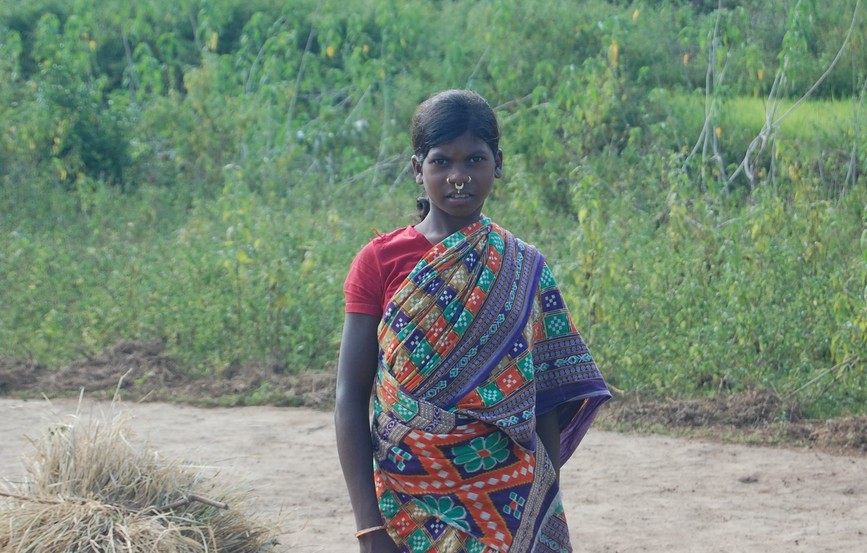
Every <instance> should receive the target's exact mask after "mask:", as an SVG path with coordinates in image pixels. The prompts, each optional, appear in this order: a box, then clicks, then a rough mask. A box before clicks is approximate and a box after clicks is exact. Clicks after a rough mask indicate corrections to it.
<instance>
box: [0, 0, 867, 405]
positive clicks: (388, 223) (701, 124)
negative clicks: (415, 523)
mask: <svg viewBox="0 0 867 553" xmlns="http://www.w3.org/2000/svg"><path fill="white" fill-rule="evenodd" d="M826 4H827V5H826ZM826 4H821V3H816V2H800V1H798V0H774V1H773V2H758V1H750V2H740V3H733V2H723V3H722V9H717V8H718V3H717V2H715V1H714V2H695V1H673V0H658V1H647V2H612V1H603V0H590V1H588V2H584V3H582V5H581V8H580V9H576V7H575V5H574V3H571V2H564V1H558V0H532V1H528V2H510V1H505V0H502V1H500V0H493V1H491V2H470V1H468V0H452V1H449V2H423V1H421V0H411V1H407V2H398V1H396V0H362V1H359V2H354V3H353V4H352V9H346V3H345V2H337V1H336V0H320V1H318V2H314V1H312V0H293V1H291V2H286V1H277V0H247V1H245V2H239V1H238V0H183V1H181V2H168V1H167V0H147V1H142V2H134V3H130V2H125V1H121V0H107V1H105V2H94V1H93V0H73V1H71V2H58V1H54V0H35V1H33V2H28V3H27V4H26V5H20V3H19V2H13V1H12V0H0V120H2V121H3V124H2V126H0V232H2V235H3V238H4V239H3V240H2V241H0V286H2V287H3V289H4V294H3V295H2V296H0V313H2V315H0V355H3V356H8V357H17V358H26V359H35V360H39V361H41V362H45V363H61V362H65V361H68V360H71V359H74V358H76V357H78V356H80V355H82V354H83V353H84V354H87V353H91V352H96V351H98V350H99V349H100V348H103V347H105V346H106V345H108V344H111V343H113V342H116V341H118V340H121V339H141V340H151V339H160V340H163V341H164V342H165V343H166V344H167V345H168V346H169V348H170V351H171V352H172V354H173V355H174V356H175V357H176V358H178V359H180V360H181V361H182V362H183V364H184V366H185V367H187V368H188V369H189V370H191V371H197V372H202V373H211V372H214V371H220V370H221V369H223V368H225V367H228V366H234V365H237V364H243V363H262V364H266V365H267V366H272V367H278V368H280V369H282V370H283V371H286V372H300V371H307V370H320V369H324V368H328V367H331V366H332V365H333V363H334V360H335V357H336V351H337V347H338V340H339V336H340V324H341V319H342V291H341V285H342V281H343V277H344V275H345V273H346V270H347V267H348V265H349V263H350V261H351V259H352V257H353V255H354V254H355V252H356V251H357V250H358V249H359V248H360V247H361V246H362V245H363V244H364V243H365V242H366V241H367V240H369V239H370V238H371V237H372V236H373V229H374V228H378V229H381V230H390V229H391V228H394V227H395V226H398V225H404V224H407V223H409V222H410V221H411V217H410V215H411V213H412V211H413V205H414V199H415V195H416V194H417V188H416V186H415V185H414V184H413V183H412V182H411V181H412V179H411V178H409V174H408V163H407V160H408V157H409V155H410V152H409V138H408V136H407V134H408V133H407V130H408V123H409V119H410V116H411V114H412V110H413V109H414V107H415V105H416V104H417V103H418V102H419V101H420V100H422V99H423V98H424V97H426V96H427V95H428V94H430V93H431V92H433V91H434V90H438V89H441V88H445V87H464V86H467V87H471V88H474V89H476V90H478V91H479V92H481V93H482V94H484V95H485V96H486V97H488V98H489V100H490V101H491V102H492V104H493V105H494V106H495V108H496V110H497V112H498V115H499V117H500V120H501V123H502V128H503V141H502V146H503V149H504V152H505V160H506V161H505V168H506V176H505V178H504V179H502V180H501V181H499V182H498V186H497V187H496V189H495V191H494V195H493V196H492V198H491V201H490V204H489V206H488V209H487V211H488V212H489V214H491V215H492V216H494V217H495V218H496V219H497V220H498V221H500V222H502V223H503V224H504V225H506V226H507V227H509V228H511V229H513V230H514V231H516V233H517V234H519V235H521V236H523V237H525V238H527V239H529V240H531V241H533V242H536V243H538V244H539V245H540V246H541V247H542V249H543V251H544V252H545V253H546V254H547V256H548V258H549V260H551V262H552V264H553V266H554V268H555V272H556V274H557V276H558V278H559V280H560V281H561V284H562V286H563V289H564V293H565V295H566V297H567V300H568V301H569V303H570V305H571V306H572V308H573V310H574V312H575V315H576V319H577V322H578V324H579V328H581V330H582V332H583V333H584V334H585V337H586V338H587V339H588V341H589V342H590V344H591V347H592V349H593V351H594V352H595V354H596V356H597V357H598V358H599V359H600V362H601V364H602V365H603V367H604V370H605V373H606V375H607V376H608V377H609V378H610V379H611V381H612V382H613V383H614V384H615V385H617V386H618V387H621V388H625V389H628V390H646V391H652V392H655V393H661V394H671V395H695V394H712V393H720V392H725V391H731V390H742V389H746V388H754V387H772V388H774V389H776V390H778V391H779V392H780V393H781V394H784V395H787V396H788V397H790V398H792V399H794V400H796V401H801V402H803V404H804V405H805V406H806V407H807V408H808V409H809V410H810V411H809V412H810V413H812V414H817V415H823V416H829V415H836V414H841V413H864V412H865V411H864V409H865V407H864V405H867V402H865V400H867V375H865V366H867V297H865V295H867V291H865V290H867V276H865V275H867V230H865V229H867V227H865V224H867V223H865V221H867V219H865V217H867V216H865V206H867V194H865V186H864V184H865V183H864V176H863V175H864V174H865V172H867V147H865V144H867V141H865V136H864V130H863V129H864V127H865V125H864V124H863V119H864V111H863V106H864V90H865V86H867V85H865V83H867V65H865V63H867V61H865V59H864V58H863V56H858V55H857V52H859V51H860V50H863V48H862V46H863V44H864V40H865V34H864V32H865V31H864V30H863V29H864V26H863V25H859V24H858V22H859V21H863V15H862V14H860V13H857V12H855V11H854V10H855V6H856V2H855V1H854V0H847V1H846V2H843V3H842V4H840V3H837V4H835V5H834V6H831V5H830V3H826ZM780 14H786V18H781V17H780ZM853 14H854V21H855V25H852V26H851V29H852V32H851V34H847V33H849V29H850V24H851V23H852V21H853ZM846 36H848V40H849V42H848V43H847V47H846V48H845V49H844V50H843V51H842V52H841V53H840V57H839V59H838V60H837V63H836V65H835V66H834V67H833V68H832V70H831V71H830V72H829V73H828V75H827V76H826V77H825V80H824V81H823V82H822V83H821V84H820V86H819V87H818V88H817V89H816V90H815V91H814V95H818V96H819V97H823V98H824V99H823V100H820V101H818V100H815V99H813V100H811V101H810V102H807V103H804V104H797V103H796V100H797V98H799V97H800V96H801V95H802V94H804V93H805V92H806V91H807V90H808V89H809V88H810V86H811V85H812V84H813V83H814V82H815V81H816V80H817V79H818V78H819V77H820V76H821V75H822V74H823V72H824V71H825V69H826V68H828V67H830V64H831V63H832V61H833V60H834V59H835V56H837V53H838V50H839V49H840V47H841V45H842V44H843V37H846ZM775 83H776V84H775ZM772 91H773V92H774V94H773V96H771V92H772ZM790 109H791V112H790V113H789V110H790ZM783 114H786V115H785V117H783V118H782V119H781V118H780V117H781V116H782V115H783ZM769 121H770V123H771V124H769ZM763 132H765V133H766V134H764V135H763V136H764V142H762V147H761V148H759V147H757V144H758V143H757V142H756V141H755V138H756V137H757V136H759V135H761V134H762V133H763ZM742 160H745V161H743V162H742ZM747 170H749V177H747V176H745V175H747ZM733 175H736V176H733ZM279 398H280V393H279V391H275V390H272V389H268V388H267V387H264V388H262V389H259V390H257V391H254V392H251V393H250V394H249V395H247V396H244V397H239V398H235V399H231V401H238V402H247V401H279Z"/></svg>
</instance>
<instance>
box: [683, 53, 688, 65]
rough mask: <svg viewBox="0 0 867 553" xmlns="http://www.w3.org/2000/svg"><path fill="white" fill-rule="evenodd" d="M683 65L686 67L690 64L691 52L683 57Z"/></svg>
mask: <svg viewBox="0 0 867 553" xmlns="http://www.w3.org/2000/svg"><path fill="white" fill-rule="evenodd" d="M683 64H684V65H688V64H689V52H687V53H686V54H684V55H683Z"/></svg>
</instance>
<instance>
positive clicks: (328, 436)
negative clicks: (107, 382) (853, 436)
mask: <svg viewBox="0 0 867 553" xmlns="http://www.w3.org/2000/svg"><path fill="white" fill-rule="evenodd" d="M118 411H128V412H129V413H131V415H132V424H131V427H132V429H133V431H134V435H131V436H130V437H129V439H130V440H132V441H147V442H148V443H149V444H150V445H151V446H152V447H154V448H155V449H157V450H158V451H159V452H161V453H163V454H164V455H167V456H168V457H169V458H176V459H180V460H185V461H187V462H189V463H191V464H193V465H194V466H197V467H200V468H207V469H210V470H212V471H214V472H216V473H217V474H218V475H220V476H221V477H223V478H228V479H234V480H235V481H237V482H242V483H243V486H242V487H243V488H244V489H247V490H250V491H251V492H252V498H253V502H252V505H253V506H254V508H255V511H256V513H257V514H258V515H260V516H261V517H263V518H264V519H265V520H268V521H273V522H275V523H277V524H278V525H279V528H280V533H281V535H280V538H279V539H280V542H281V548H280V549H279V551H296V552H306V553H344V552H347V553H348V552H352V551H357V546H356V545H355V544H354V543H353V542H354V539H353V537H352V532H353V531H354V529H355V526H354V522H353V518H352V513H351V510H350V507H349V501H348V498H347V497H346V492H345V488H344V486H343V482H342V479H341V476H340V470H339V465H338V463H337V454H336V450H335V448H334V443H333V441H334V424H333V420H332V416H331V413H329V412H325V411H314V410H309V409H306V408H281V407H274V406H255V407H235V408H231V409H227V408H209V409H202V408H196V407H190V406H184V405H178V404H164V403H141V404H130V403H121V404H115V406H114V407H112V406H111V405H110V404H109V403H108V402H98V401H97V402H93V401H92V400H90V399H85V400H84V401H83V402H82V403H79V402H78V400H77V399H65V400H63V399H61V400H53V401H52V402H51V403H48V402H46V401H44V400H32V401H21V400H14V399H0V433H2V435H3V436H4V444H3V448H2V449H0V476H2V477H3V478H6V479H10V480H13V481H14V480H16V479H18V478H20V476H21V468H20V467H21V464H20V462H19V457H20V456H21V455H23V454H26V453H28V452H29V451H30V446H29V444H28V442H27V440H25V438H24V437H25V435H26V436H28V437H30V438H38V437H39V436H40V435H41V433H42V432H44V431H45V429H46V428H47V427H48V425H49V424H53V423H55V424H56V423H57V422H65V423H72V422H76V420H78V421H82V420H89V419H90V418H96V419H101V418H104V417H106V416H109V417H110V416H111V414H112V413H115V412H118ZM75 413H78V415H77V416H75V417H73V416H72V415H73V414H75ZM311 460H314V462H311ZM865 470H867V458H865V457H864V456H863V454H862V455H860V456H839V455H830V454H828V453H823V452H821V451H817V450H812V451H810V450H801V451H796V450H787V449H779V448H767V447H748V446H744V445H723V444H720V443H716V442H713V441H698V440H685V439H682V438H675V437H667V436H660V435H647V434H643V435H642V434H632V433H622V432H610V431H602V430H598V429H592V430H591V431H590V433H589V434H588V436H587V438H586V439H585V441H584V443H583V444H582V445H581V447H580V448H579V449H578V452H577V453H576V454H575V456H574V457H573V458H572V459H571V460H570V461H569V463H567V464H566V465H565V466H564V468H563V472H562V475H561V478H562V480H563V483H564V488H563V490H564V503H565V507H566V509H567V511H566V512H567V515H568V517H569V521H570V527H571V532H572V540H573V544H574V545H575V547H576V550H580V551H593V552H612V553H613V552H621V553H630V552H641V551H672V552H683V553H717V552H722V551H725V552H728V551H744V552H755V553H788V552H791V551H801V550H803V551H811V552H816V553H825V552H827V553H842V552H851V553H854V552H856V551H860V550H861V547H862V544H863V540H864V532H865V528H864V520H865V517H867V501H865V496H867V483H865V481H864V478H863V474H864V473H865Z"/></svg>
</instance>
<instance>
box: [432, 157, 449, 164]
mask: <svg viewBox="0 0 867 553" xmlns="http://www.w3.org/2000/svg"><path fill="white" fill-rule="evenodd" d="M430 163H431V165H445V164H446V163H447V161H446V160H445V159H443V158H441V157H438V158H434V159H431V160H430Z"/></svg>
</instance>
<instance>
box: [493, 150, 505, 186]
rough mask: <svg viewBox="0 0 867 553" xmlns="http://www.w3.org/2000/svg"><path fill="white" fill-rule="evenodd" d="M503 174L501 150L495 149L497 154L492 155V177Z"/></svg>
mask: <svg viewBox="0 0 867 553" xmlns="http://www.w3.org/2000/svg"><path fill="white" fill-rule="evenodd" d="M502 176H503V150H497V155H495V156H494V178H497V179H498V178H500V177H502Z"/></svg>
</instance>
